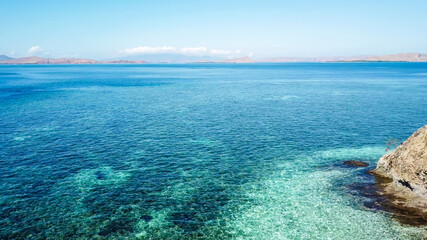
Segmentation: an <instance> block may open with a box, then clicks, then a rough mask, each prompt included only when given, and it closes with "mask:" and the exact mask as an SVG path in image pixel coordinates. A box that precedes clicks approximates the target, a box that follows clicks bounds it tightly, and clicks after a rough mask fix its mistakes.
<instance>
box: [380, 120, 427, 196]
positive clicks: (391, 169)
mask: <svg viewBox="0 0 427 240" xmlns="http://www.w3.org/2000/svg"><path fill="white" fill-rule="evenodd" d="M373 173H374V174H376V175H380V176H382V177H386V178H390V179H392V180H393V182H394V184H395V185H396V186H401V187H406V188H408V189H410V190H411V191H413V192H414V193H416V194H418V195H420V196H423V197H425V198H426V200H427V125H426V126H424V127H422V128H420V129H418V131H416V132H415V133H414V134H412V136H411V137H410V138H408V139H407V140H406V141H405V142H404V143H403V144H402V145H400V146H399V147H397V148H396V149H395V150H394V151H393V152H391V153H389V154H386V155H384V156H383V157H381V158H380V160H379V161H378V164H377V168H376V169H375V170H374V171H373Z"/></svg>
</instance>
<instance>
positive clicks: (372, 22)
mask: <svg viewBox="0 0 427 240" xmlns="http://www.w3.org/2000/svg"><path fill="white" fill-rule="evenodd" d="M0 9H1V12H2V13H1V14H0V54H7V55H11V56H13V57H21V56H29V55H37V56H47V57H88V58H96V59H107V58H115V57H125V56H127V55H135V54H146V53H179V54H187V55H211V56H221V57H235V56H253V57H254V58H263V57H291V56H296V57H307V56H350V55H369V54H371V55H372V54H374V55H376V54H393V53H401V52H423V53H427V30H426V29H427V14H426V10H427V1H425V0H409V1H403V0H369V1H368V0H347V1H345V0H340V1H337V0H322V1H321V0H316V1H315V0H298V1H296V0H295V1H285V0H282V1H279V0H263V1H251V0H244V1H243V0H235V1H230V0H229V1H222V0H216V1H203V0H199V1H189V0H181V1H178V0H175V1H166V0H156V1H143V0H139V1H137V0H133V1H112V0H102V1H101V0H99V1H97V0H85V1H80V0H73V1H45V0H38V1H26V0H19V1H18V0H17V1H11V0H0Z"/></svg>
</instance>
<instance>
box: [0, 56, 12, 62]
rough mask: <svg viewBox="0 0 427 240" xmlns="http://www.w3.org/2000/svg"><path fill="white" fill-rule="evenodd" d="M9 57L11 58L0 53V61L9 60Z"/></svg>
mask: <svg viewBox="0 0 427 240" xmlns="http://www.w3.org/2000/svg"><path fill="white" fill-rule="evenodd" d="M10 59H13V58H11V57H8V56H6V55H0V61H4V60H10Z"/></svg>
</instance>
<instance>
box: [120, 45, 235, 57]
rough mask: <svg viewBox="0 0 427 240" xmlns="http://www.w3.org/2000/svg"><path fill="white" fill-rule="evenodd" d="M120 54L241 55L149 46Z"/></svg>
mask: <svg viewBox="0 0 427 240" xmlns="http://www.w3.org/2000/svg"><path fill="white" fill-rule="evenodd" d="M120 53H122V54H125V55H137V54H159V53H169V54H184V55H189V56H222V57H232V56H236V55H238V54H240V51H239V50H235V51H229V50H221V49H208V48H207V47H185V48H175V47H171V46H163V47H149V46H140V47H136V48H127V49H124V50H122V51H120Z"/></svg>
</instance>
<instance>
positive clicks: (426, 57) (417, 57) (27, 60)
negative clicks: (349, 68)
mask: <svg viewBox="0 0 427 240" xmlns="http://www.w3.org/2000/svg"><path fill="white" fill-rule="evenodd" d="M142 57H144V56H132V57H129V58H128V59H126V60H110V61H97V60H93V59H82V58H41V57H36V56H32V57H23V58H10V57H8V56H6V55H0V64H143V63H147V62H153V63H159V62H165V63H290V62H427V54H421V53H401V54H394V55H381V56H363V57H313V58H293V57H276V58H266V59H259V60H254V59H252V58H250V57H241V58H234V59H219V58H217V57H206V56H205V57H203V56H202V57H197V56H185V55H177V56H172V55H164V56H163V55H161V56H158V55H156V56H148V55H146V56H145V59H144V60H139V59H141V58H142Z"/></svg>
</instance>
